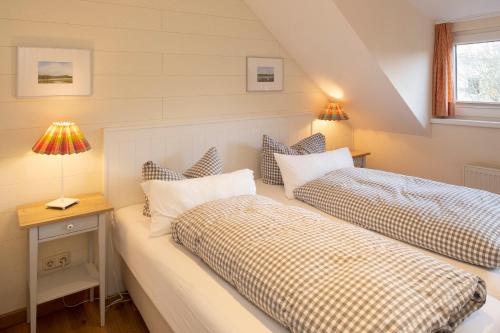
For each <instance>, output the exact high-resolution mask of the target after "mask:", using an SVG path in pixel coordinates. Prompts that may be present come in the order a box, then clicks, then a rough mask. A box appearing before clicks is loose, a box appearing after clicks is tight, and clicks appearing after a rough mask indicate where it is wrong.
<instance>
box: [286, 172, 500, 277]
mask: <svg viewBox="0 0 500 333" xmlns="http://www.w3.org/2000/svg"><path fill="white" fill-rule="evenodd" d="M294 195H295V198H297V199H298V200H301V201H304V202H305V203H307V204H309V205H311V206H314V207H316V208H318V209H320V210H322V211H324V212H326V213H328V214H330V215H333V216H335V217H338V218H340V219H342V220H345V221H348V222H351V223H355V224H357V225H359V226H361V227H363V228H366V229H370V230H374V231H376V232H379V233H381V234H384V235H386V236H388V237H391V238H394V239H398V240H401V241H404V242H407V243H410V244H413V245H416V246H420V247H423V248H426V249H428V250H431V251H434V252H437V253H440V254H443V255H446V256H449V257H451V258H454V259H458V260H461V261H464V262H468V263H471V264H475V265H479V266H484V267H489V268H493V267H500V195H497V194H494V193H489V192H485V191H480V190H475V189H470V188H466V187H462V186H454V185H448V184H444V183H439V182H435V181H431V180H427V179H421V178H416V177H409V176H403V175H399V174H394V173H390V172H384V171H379V170H370V169H357V168H349V169H340V170H336V171H333V172H330V173H328V174H327V175H325V176H323V177H321V178H318V179H316V180H313V181H311V182H309V183H307V184H305V185H303V186H301V187H299V188H297V189H295V191H294Z"/></svg>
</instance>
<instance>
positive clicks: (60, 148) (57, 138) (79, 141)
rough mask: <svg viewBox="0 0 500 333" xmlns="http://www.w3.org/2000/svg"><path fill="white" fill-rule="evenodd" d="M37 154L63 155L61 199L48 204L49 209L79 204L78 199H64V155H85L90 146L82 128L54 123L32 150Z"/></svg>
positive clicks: (71, 124) (70, 123) (68, 123)
mask: <svg viewBox="0 0 500 333" xmlns="http://www.w3.org/2000/svg"><path fill="white" fill-rule="evenodd" d="M31 149H32V150H33V151H34V152H35V153H37V154H44V155H61V197H60V198H59V199H56V200H54V201H51V202H48V203H47V204H46V205H47V207H48V208H55V209H66V208H68V207H69V206H72V205H74V204H77V203H78V201H79V200H78V199H75V198H65V197H64V163H63V161H64V155H71V154H78V153H83V152H85V151H87V150H90V144H89V143H88V141H87V139H85V137H84V136H83V133H82V132H81V131H80V128H78V126H76V125H75V123H72V122H54V123H52V125H51V126H50V127H49V128H48V129H47V131H46V132H45V134H44V135H43V136H42V137H41V138H40V139H38V141H37V142H36V143H35V144H34V145H33V148H31Z"/></svg>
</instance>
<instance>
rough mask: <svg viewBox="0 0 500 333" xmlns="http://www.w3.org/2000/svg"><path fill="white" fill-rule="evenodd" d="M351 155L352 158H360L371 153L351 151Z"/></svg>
mask: <svg viewBox="0 0 500 333" xmlns="http://www.w3.org/2000/svg"><path fill="white" fill-rule="evenodd" d="M351 155H352V157H362V156H368V155H371V153H370V152H367V151H362V150H351Z"/></svg>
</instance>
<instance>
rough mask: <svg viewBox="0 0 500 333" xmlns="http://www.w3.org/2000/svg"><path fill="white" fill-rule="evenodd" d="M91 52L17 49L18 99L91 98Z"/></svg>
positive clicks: (33, 48)
mask: <svg viewBox="0 0 500 333" xmlns="http://www.w3.org/2000/svg"><path fill="white" fill-rule="evenodd" d="M91 75H92V74H91V51H90V50H80V49H52V48H50V49H49V48H36V47H18V48H17V96H18V97H34V96H68V95H90V94H91V93H92V84H91Z"/></svg>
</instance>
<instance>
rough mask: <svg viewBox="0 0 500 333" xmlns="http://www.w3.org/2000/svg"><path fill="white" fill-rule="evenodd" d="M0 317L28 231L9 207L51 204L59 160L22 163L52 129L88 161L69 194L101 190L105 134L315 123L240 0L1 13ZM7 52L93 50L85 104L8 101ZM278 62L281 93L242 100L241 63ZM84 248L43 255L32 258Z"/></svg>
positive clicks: (73, 245) (302, 81) (69, 5)
mask: <svg viewBox="0 0 500 333" xmlns="http://www.w3.org/2000/svg"><path fill="white" fill-rule="evenodd" d="M0 17H1V18H0V110H1V112H0V270H1V272H2V274H0V314H3V313H6V312H9V311H12V310H16V309H19V308H22V307H23V306H24V305H25V286H26V283H25V280H26V261H25V257H26V231H21V230H19V228H18V227H17V219H16V215H15V209H16V206H18V205H20V204H24V203H29V202H33V201H39V200H41V201H43V200H49V199H53V198H55V197H57V196H58V189H59V185H58V184H59V183H58V182H59V179H58V176H59V172H60V169H59V163H58V159H57V158H50V157H46V156H39V155H36V154H33V153H31V151H30V148H31V146H32V144H33V143H34V142H35V140H36V139H37V138H38V137H39V136H40V135H41V134H43V132H44V131H45V129H46V128H47V127H48V126H49V124H50V123H51V122H52V121H55V120H63V119H65V120H66V119H67V120H73V121H76V122H77V123H78V124H79V125H80V126H81V128H82V130H83V132H84V133H85V135H86V136H87V137H88V139H89V141H90V143H91V145H92V148H93V149H92V150H91V151H90V152H87V153H85V154H81V155H76V156H70V157H68V158H67V159H66V161H65V170H66V176H65V183H66V189H67V194H70V195H72V194H77V193H85V192H92V191H101V189H102V175H101V174H102V136H101V129H102V128H103V127H105V126H118V125H123V124H130V123H134V122H137V121H151V122H160V121H170V120H175V119H194V120H196V119H199V118H218V117H234V116H242V115H268V114H275V113H288V112H304V111H310V112H318V111H319V110H320V109H321V108H322V107H323V106H324V105H325V102H326V100H325V96H324V94H323V93H322V92H321V91H320V90H318V89H317V88H316V86H315V85H314V84H313V83H312V82H311V81H310V80H309V79H308V78H307V76H306V75H305V74H304V73H303V72H302V70H301V69H300V68H299V67H298V66H297V65H296V64H295V62H294V61H293V60H292V59H290V58H289V56H288V54H287V53H286V52H285V51H284V50H283V48H282V47H281V45H280V44H279V43H278V42H277V41H276V40H275V38H274V37H273V36H272V35H271V34H270V33H269V32H268V31H267V29H266V28H265V27H264V26H263V25H262V24H261V22H260V21H259V20H258V19H257V18H256V16H255V15H254V14H253V13H252V12H251V11H250V10H249V9H248V8H247V6H246V5H245V3H244V2H242V1H239V0H182V1H180V0H92V1H87V0H44V1H39V0H4V1H0ZM16 46H40V47H67V48H90V49H93V50H94V68H93V74H94V75H93V83H94V93H93V95H92V96H91V97H57V98H56V97H49V98H33V99H31V98H30V99H17V98H16V97H15V90H14V89H15V82H16V75H15V74H16V50H15V47H16ZM248 55H256V56H274V57H276V56H278V57H280V56H281V57H284V58H285V90H284V92H280V93H246V91H245V57H246V56H248ZM85 246H86V243H85V240H84V239H83V238H81V237H80V238H78V237H77V238H76V239H73V240H66V241H61V242H57V243H53V244H50V243H47V245H44V246H43V248H42V251H41V255H42V256H46V255H49V254H52V253H58V252H60V251H66V250H71V251H72V256H73V261H74V262H78V261H81V260H83V259H84V256H85V253H86V252H85Z"/></svg>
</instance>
